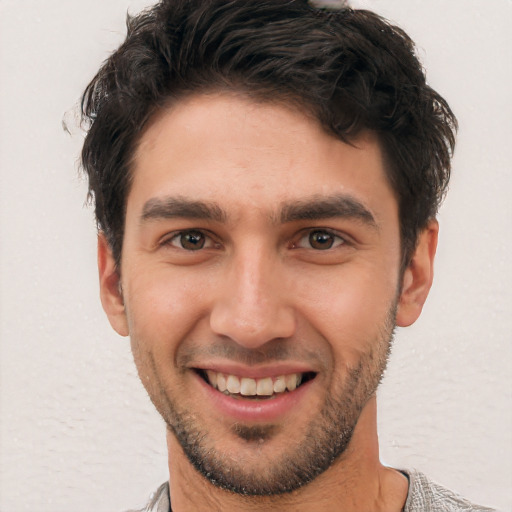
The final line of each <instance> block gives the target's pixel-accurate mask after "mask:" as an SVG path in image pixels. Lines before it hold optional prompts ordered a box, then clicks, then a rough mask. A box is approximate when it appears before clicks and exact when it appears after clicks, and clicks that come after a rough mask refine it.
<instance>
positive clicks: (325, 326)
mask: <svg viewBox="0 0 512 512" xmlns="http://www.w3.org/2000/svg"><path fill="white" fill-rule="evenodd" d="M319 283H323V284H321V286H319ZM396 283H397V275H396V274H395V273H393V272H389V267H388V271H387V272H384V271H383V272H375V271H371V269H369V268H368V267H366V266H363V265H361V266H360V267H359V268H357V266H356V265H352V266H347V267H346V268H343V269H342V268H339V269H337V270H336V271H335V272H333V273H331V274H330V275H329V276H325V277H324V278H320V279H319V278H318V276H317V277H316V278H315V279H308V278H307V276H306V278H304V277H303V279H302V282H301V285H300V286H299V287H298V289H297V297H298V300H297V304H298V307H299V308H300V311H301V315H302V316H304V317H305V318H306V319H307V321H308V322H309V323H310V325H312V326H313V328H314V329H315V330H316V331H318V332H319V334H321V335H322V336H323V337H324V338H325V339H326V340H327V342H328V343H329V345H330V347H331V351H332V352H333V357H334V358H335V359H338V360H339V359H340V358H341V359H343V360H344V362H345V364H347V365H349V366H354V365H355V364H356V363H357V361H358V360H359V359H360V357H361V354H363V353H368V352H369V351H371V350H372V349H373V348H374V346H375V345H376V344H377V343H378V342H379V341H380V340H381V338H382V335H383V332H387V331H388V330H389V326H388V321H389V315H390V311H391V310H392V308H393V306H394V304H395V301H396V286H397V284H396Z"/></svg>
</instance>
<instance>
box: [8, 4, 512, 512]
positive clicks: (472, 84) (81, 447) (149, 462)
mask: <svg viewBox="0 0 512 512" xmlns="http://www.w3.org/2000/svg"><path fill="white" fill-rule="evenodd" d="M147 3H149V2H144V1H140V0H139V1H136V0H130V1H129V0H108V1H104V0H87V1H83V0H65V1H64V0H0V109H1V110H0V112H1V114H0V115H1V117H0V170H1V181H0V244H1V253H0V258H1V259H0V321H1V322H0V358H1V360H0V361H1V362H0V386H1V389H0V415H1V416H0V510H1V511H2V512H19V511H29V510H38V511H39V512H69V511H74V512H91V511H95V512H103V511H105V512H106V511H115V510H123V509H126V508H130V507H133V506H137V505H142V503H143V502H144V501H145V499H146V496H147V494H148V493H149V492H150V491H151V490H153V489H154V488H155V487H156V486H157V485H158V484H159V483H160V482H162V481H164V480H165V479H166V478H167V467H166V448H165V439H164V434H165V432H164V426H163V423H162V421H161V420H160V419H159V417H158V416H157V414H156V413H155V412H154V411H153V409H152V406H151V405H150V403H149V400H148V399H147V397H146V395H145V392H144V391H143V390H142V386H141V385H140V384H139V382H138V380H137V377H136V373H135V370H134V366H133V363H132V361H131V355H130V352H129V343H128V341H127V340H126V339H123V338H120V337H118V336H117V335H116V334H114V333H113V331H112V330H111V329H110V326H109V325H108V323H107V320H106V319H105V317H104V314H103V312H102V310H101V308H100V303H99V299H98V285H97V276H96V268H95V265H96V263H95V228H94V222H93V215H92V211H91V210H90V209H86V208H83V202H84V198H85V193H86V185H85V183H84V182H83V181H80V180H79V179H78V178H77V166H76V160H77V155H78V152H79V147H80V144H81V134H80V133H79V131H78V130H75V132H74V133H73V137H70V136H69V135H68V134H66V133H64V132H63V130H62V128H61V120H62V118H63V116H64V114H65V112H66V111H70V110H72V108H73V106H74V104H75V103H76V101H77V99H78V98H79V95H80V93H81V91H82V90H83V88H84V87H85V85H86V84H87V82H88V80H89V79H90V78H91V77H92V75H93V73H94V72H95V71H96V69H97V67H98V66H99V64H100V62H101V61H102V60H103V59H105V58H106V57H107V55H108V54H109V52H110V51H111V50H113V49H114V47H116V46H117V45H118V44H119V43H120V42H121V40H122V39H123V37H124V17H125V12H126V9H127V8H128V7H129V8H130V10H132V11H137V10H139V8H140V7H141V6H143V5H147ZM353 4H354V5H355V6H363V7H368V8H371V9H374V10H376V11H377V12H379V13H381V14H383V15H385V16H386V17H388V18H390V19H392V20H393V21H395V22H397V23H398V24H400V25H402V26H403V27H404V28H405V29H406V30H407V31H408V32H409V33H410V34H411V36H412V37H413V39H415V40H416V41H417V43H418V46H419V52H420V55H421V56H422V58H423V61H424V63H425V66H426V68H427V69H428V77H429V81H430V83H431V84H432V85H433V86H434V87H435V88H436V89H438V90H439V91H440V92H441V93H442V94H443V95H444V96H445V97H446V98H447V99H448V101H449V102H450V104H451V105H452V107H453V109H454V110H455V112H456V114H457V115H458V117H459V120H460V135H459V144H458V148H457V152H456V158H455V161H454V175H453V182H452V186H451V191H450V194H449V196H448V199H447V201H446V203H445V206H444V207H443V209H442V211H441V214H440V222H441V235H440V248H439V253H438V255H439V257H438V260H437V265H436V281H435V284H434V288H433V290H432V293H431V297H430V300H429V301H428V303H427V306H426V308H425V311H424V314H423V316H422V318H421V319H420V320H419V321H418V322H417V324H416V325H414V326H413V327H411V328H408V329H404V330H402V331H400V332H399V333H398V336H397V339H396V344H395V349H394V354H393V359H392V364H391V366H390V368H389V370H388V375H387V377H386V379H385V381H384V384H383V386H382V388H381V391H380V393H379V404H380V406H379V414H380V439H381V447H382V458H383V460H384V461H385V462H387V463H389V464H392V465H395V466H398V467H416V468H418V469H421V470H422V471H424V472H426V473H428V474H429V476H431V477H432V478H434V479H436V480H438V481H440V482H442V483H444V484H445V485H447V486H449V487H452V488H454V489H456V490H458V491H460V492H461V493H463V494H465V495H467V496H468V497H470V498H472V499H473V500H475V501H478V502H483V503H486V504H490V505H494V506H499V507H501V508H503V509H509V508H512V496H511V490H510V489H511V485H512V434H511V431H512V398H511V348H510V347H511V343H510V342H511V331H512V315H511V305H512V295H511V277H512V276H511V263H512V262H511V254H512V239H511V232H510V231H511V230H510V227H511V220H512V211H511V204H512V202H511V200H510V193H511V189H512V180H511V169H510V165H511V161H512V158H511V156H512V155H511V146H512V143H511V142H510V137H511V132H512V130H511V114H512V112H511V110H512V109H511V101H510V87H511V83H512V72H511V67H510V66H511V64H510V63H511V51H510V49H511V36H510V30H509V27H510V26H511V22H512V16H511V13H512V3H511V2H510V0H450V1H445V0H421V1H420V0H357V1H354V2H353ZM67 116H68V117H67V118H68V120H69V119H70V117H72V114H70V113H68V115H67Z"/></svg>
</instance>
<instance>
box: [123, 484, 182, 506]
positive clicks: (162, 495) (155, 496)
mask: <svg viewBox="0 0 512 512" xmlns="http://www.w3.org/2000/svg"><path fill="white" fill-rule="evenodd" d="M126 512H172V511H171V503H170V499H169V482H165V483H163V484H162V485H161V486H160V487H159V488H158V489H157V490H156V491H155V492H154V493H152V494H151V496H150V497H149V502H148V504H147V505H146V506H145V507H144V508H141V509H137V510H127V511H126Z"/></svg>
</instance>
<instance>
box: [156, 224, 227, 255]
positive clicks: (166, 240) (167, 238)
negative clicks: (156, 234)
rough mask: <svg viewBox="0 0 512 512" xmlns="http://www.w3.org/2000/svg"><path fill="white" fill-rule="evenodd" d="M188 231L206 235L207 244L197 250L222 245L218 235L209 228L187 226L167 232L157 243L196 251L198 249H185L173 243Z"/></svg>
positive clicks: (160, 245)
mask: <svg viewBox="0 0 512 512" xmlns="http://www.w3.org/2000/svg"><path fill="white" fill-rule="evenodd" d="M186 233H200V234H202V235H203V236H204V237H205V246H204V247H201V248H200V249H197V251H201V250H204V249H211V248H214V247H218V246H220V243H219V242H217V241H216V237H215V236H214V235H213V234H212V233H211V232H210V231H208V230H207V229H202V228H186V229H178V230H176V231H171V232H169V233H166V234H165V235H164V236H162V237H161V238H160V239H159V241H158V243H157V245H158V246H159V247H165V246H167V247H169V246H170V247H173V248H175V249H178V250H182V251H187V252H196V251H190V250H188V249H185V248H184V247H179V246H178V245H175V244H173V243H172V241H173V240H176V239H177V238H178V237H180V236H182V235H184V234H186Z"/></svg>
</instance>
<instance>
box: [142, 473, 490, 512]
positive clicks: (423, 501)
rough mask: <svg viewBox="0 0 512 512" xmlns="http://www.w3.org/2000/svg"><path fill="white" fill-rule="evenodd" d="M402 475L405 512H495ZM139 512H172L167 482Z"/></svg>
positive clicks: (423, 479) (421, 476)
mask: <svg viewBox="0 0 512 512" xmlns="http://www.w3.org/2000/svg"><path fill="white" fill-rule="evenodd" d="M402 473H403V474H404V475H406V476H407V478H408V479H409V492H408V495H407V501H406V502H405V507H404V510H403V512H493V510H494V509H491V508H486V507H480V506H478V505H474V504H473V503H470V502H469V501H468V500H466V499H464V498H462V497H461V496H459V495H457V494H455V493H453V492H452V491H449V490H448V489H445V488H444V487H441V486H440V485H438V484H435V483H434V482H431V481H430V480H429V479H428V478H427V477H426V476H425V475H424V474H422V473H420V472H419V471H414V470H402ZM132 512H137V511H132ZM138 512H172V510H171V505H170V502H169V484H168V483H167V482H166V483H165V484H162V485H161V486H160V487H159V488H158V490H157V491H156V492H155V493H153V495H152V496H151V498H150V501H149V503H148V504H147V505H146V507H145V508H143V509H141V510H140V511H138ZM198 512H199V511H198ZM312 512H313V511H312Z"/></svg>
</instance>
